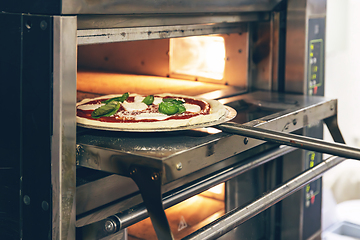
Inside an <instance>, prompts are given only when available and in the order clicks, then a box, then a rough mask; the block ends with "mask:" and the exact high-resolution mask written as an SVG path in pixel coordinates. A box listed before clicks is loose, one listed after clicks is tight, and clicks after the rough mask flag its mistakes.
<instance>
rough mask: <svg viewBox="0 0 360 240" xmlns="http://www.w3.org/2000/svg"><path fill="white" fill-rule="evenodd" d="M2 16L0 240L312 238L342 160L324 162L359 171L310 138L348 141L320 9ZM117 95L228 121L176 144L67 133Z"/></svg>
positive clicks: (124, 5) (31, 8)
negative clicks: (81, 113) (217, 108)
mask: <svg viewBox="0 0 360 240" xmlns="http://www.w3.org/2000/svg"><path fill="white" fill-rule="evenodd" d="M0 11H1V12H0V27H1V31H2V34H1V36H0V53H1V54H0V76H1V82H0V84H1V88H0V98H1V100H2V102H3V105H4V106H3V111H2V112H3V117H2V118H1V121H0V123H1V126H3V129H2V135H1V137H0V139H1V140H0V141H1V142H0V143H1V144H0V148H1V152H2V153H3V154H2V156H1V161H0V191H1V195H0V236H1V239H69V240H70V239H157V238H158V239H215V238H220V239H256V240H257V239H320V236H321V178H320V177H321V174H322V173H323V172H325V171H326V170H327V169H329V168H331V167H333V166H335V165H336V164H338V163H340V162H341V161H342V160H343V158H340V157H331V158H329V159H327V160H326V161H323V159H322V154H321V153H322V152H325V153H330V154H333V155H338V156H341V157H351V158H359V153H358V150H357V149H354V148H350V147H347V146H344V145H341V144H331V143H326V142H323V141H321V140H316V139H321V138H322V128H323V123H326V125H327V126H328V127H329V129H330V130H331V133H332V134H333V137H334V140H335V141H336V142H339V143H344V140H343V138H342V136H341V133H340V131H339V129H338V127H337V122H336V117H337V100H336V99H326V98H324V97H323V95H324V83H325V80H324V67H325V62H324V59H325V58H324V49H325V48H324V47H325V23H326V1H325V0H301V1H295V0H288V1H286V0H283V1H280V0H256V1H247V0H238V1H233V0H226V1H218V0H212V1H201V0H198V1H188V0H185V1H170V2H169V1H149V0H142V1H136V2H134V1H122V0H114V1H110V0H106V1H98V0H91V1H90V0H84V1H80V0H63V1H58V0H52V1H43V0H33V1H22V0H17V1H11V2H10V1H7V2H5V1H3V2H1V3H0ZM123 92H136V93H142V94H152V93H162V92H171V93H181V94H186V95H191V96H202V97H205V98H210V99H217V100H219V101H220V102H221V103H223V104H226V105H228V106H230V107H232V108H234V109H235V110H236V112H237V116H236V117H235V118H234V119H233V120H232V122H231V123H224V124H221V125H218V126H213V127H207V128H200V129H194V130H186V131H174V132H150V133H149V132H130V133H129V132H109V131H101V130H94V129H86V128H81V127H77V126H76V119H75V118H76V111H75V109H76V108H75V105H76V103H77V102H78V101H80V100H82V99H84V98H89V97H94V96H101V95H104V94H110V93H123ZM289 133H291V134H289ZM309 137H311V138H309ZM286 145H290V146H286ZM299 148H300V149H299ZM301 149H305V150H301ZM164 209H166V210H165V211H164ZM149 216H150V218H148V217H149Z"/></svg>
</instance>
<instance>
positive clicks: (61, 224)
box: [0, 0, 326, 239]
mask: <svg viewBox="0 0 360 240" xmlns="http://www.w3.org/2000/svg"><path fill="white" fill-rule="evenodd" d="M229 2H232V1H229ZM65 3H66V1H63V3H62V4H65ZM277 4H278V1H269V4H268V5H266V6H265V5H262V7H259V8H256V9H257V10H258V11H253V9H254V6H246V7H244V6H242V7H238V8H235V9H234V8H232V9H234V10H233V12H232V13H231V14H229V15H222V14H221V13H219V14H210V15H207V14H208V13H210V12H212V11H214V8H209V10H207V12H204V14H205V15H206V16H203V15H201V16H197V15H194V16H190V17H188V16H183V17H180V18H179V16H170V17H169V16H159V17H153V16H150V17H149V18H139V17H138V16H124V15H122V16H112V17H110V16H106V15H94V16H91V15H76V14H82V13H92V14H93V13H102V12H101V11H99V12H96V11H95V12H89V10H81V11H79V12H74V11H75V10H74V9H75V8H74V9H72V10H67V9H66V8H65V7H64V6H65V5H62V7H59V4H55V6H56V8H57V9H52V10H49V11H47V10H34V9H32V8H28V9H26V10H28V11H26V10H24V9H22V7H20V6H21V4H19V6H17V7H14V6H5V7H4V6H1V5H0V6H1V8H0V9H5V12H2V13H0V26H1V29H3V31H4V33H5V35H6V36H7V37H6V38H1V39H0V43H1V45H2V46H3V47H2V48H1V50H2V52H4V54H3V55H2V57H1V59H0V60H1V63H2V66H6V67H2V68H1V75H2V76H4V78H8V79H14V80H13V81H11V83H8V84H5V83H4V82H2V83H1V84H2V85H4V86H5V87H4V88H3V89H11V91H6V90H5V91H3V95H2V98H3V100H6V99H12V100H13V104H14V105H15V106H17V110H14V111H13V116H16V117H14V119H15V121H10V120H8V119H3V120H1V125H2V126H5V125H6V126H9V128H8V129H5V133H6V135H8V136H14V137H12V138H10V140H9V143H11V144H10V145H9V144H7V143H6V142H5V141H4V140H3V141H2V145H3V146H4V149H2V150H3V152H6V150H10V152H15V153H16V152H18V154H14V155H13V156H10V155H9V156H8V155H7V157H8V158H9V160H8V162H6V163H4V164H5V165H4V168H3V169H1V170H0V171H3V173H4V174H2V176H3V178H4V179H8V180H2V182H3V183H5V184H3V185H2V187H4V186H5V187H8V186H12V187H14V188H15V189H19V190H20V195H19V194H15V193H9V196H10V197H9V198H10V199H16V201H15V200H14V201H13V202H12V203H7V205H6V206H9V209H13V210H14V211H13V214H14V215H15V216H16V217H14V216H13V217H14V219H20V223H19V236H22V237H24V238H27V237H29V236H31V237H32V238H36V239H46V238H48V237H49V236H51V238H52V239H75V232H76V231H75V230H76V229H75V226H76V224H75V222H76V213H75V212H76V211H75V208H76V204H75V194H76V177H75V173H76V149H75V146H76V121H75V104H76V65H77V64H76V54H77V53H76V46H77V45H78V44H89V43H99V42H108V41H129V40H141V39H155V38H170V37H179V36H183V35H186V36H190V35H203V34H210V33H211V34H214V33H228V32H236V31H239V28H240V29H242V26H241V24H240V25H239V24H238V23H239V22H243V21H244V22H254V24H259V25H261V24H262V23H264V24H272V25H271V26H270V28H269V29H270V31H271V32H270V34H272V36H273V37H274V36H280V38H279V41H277V42H276V41H272V42H271V46H272V48H273V49H274V51H273V52H272V53H273V55H271V58H270V59H269V61H267V62H265V63H261V64H265V65H271V67H270V69H271V71H269V72H268V73H266V76H264V75H254V73H252V72H249V78H251V79H253V80H254V81H252V82H251V83H249V89H264V90H275V91H280V92H281V91H285V92H295V93H300V94H304V95H307V90H308V86H307V79H306V78H307V76H306V73H307V72H308V71H307V64H306V63H307V61H308V56H307V55H308V50H307V49H308V45H307V44H308V43H307V42H306V39H307V36H306V34H307V33H306V32H307V29H308V24H309V19H311V18H315V19H316V18H325V12H324V10H325V7H324V5H325V4H326V1H316V0H309V1H298V2H296V1H290V0H289V1H288V2H287V9H286V12H287V15H286V16H285V17H286V19H285V22H286V29H288V30H289V31H288V33H287V35H283V34H281V31H282V28H281V26H280V23H282V22H283V21H284V19H281V18H283V17H284V16H283V15H282V14H281V13H280V12H275V13H269V12H267V11H269V10H272V9H273V8H274V6H275V5H277ZM23 6H25V7H26V4H25V5H23ZM227 7H228V8H229V7H231V5H229V6H227ZM59 9H61V10H59ZM174 9H175V8H174ZM246 9H247V10H246ZM299 9H301V10H304V11H299ZM127 10H129V11H130V10H131V8H130V9H127ZM22 11H25V12H31V13H35V14H27V13H26V14H25V13H17V12H22ZM82 11H84V12H82ZM165 11H167V13H171V10H166V9H165ZM216 11H221V9H218V10H216ZM263 11H265V12H263ZM6 12H11V13H6ZM184 12H186V13H189V12H188V11H185V10H184ZM184 12H183V13H184ZM237 12H244V13H241V14H238V13H237ZM116 13H121V12H116ZM57 14H60V15H57ZM62 14H70V15H71V16H65V15H62ZM272 14H273V15H272ZM109 18H111V19H109ZM96 19H98V20H99V19H100V21H95V22H97V23H101V22H103V23H104V24H105V25H94V24H91V22H92V21H93V20H96ZM119 19H126V20H128V19H132V20H133V24H134V25H136V26H138V27H134V26H130V27H129V28H128V27H126V25H121V24H120V25H117V26H115V27H116V28H114V29H112V28H111V27H113V26H114V23H116V22H121V21H118V20H119ZM148 19H151V21H150V22H152V23H153V25H152V26H148V25H147V23H146V21H147V20H148ZM164 19H165V20H164ZM184 19H185V20H188V24H187V25H177V24H178V23H179V22H181V21H183V20H184ZM270 19H276V21H270V22H267V21H269V20H270ZM224 20H226V22H227V23H222V22H223V21H224ZM164 21H165V22H167V25H165V26H161V24H160V23H163V22H164ZM263 21H264V22H263ZM208 22H212V23H213V25H211V27H209V26H208V25H206V24H205V25H204V23H208ZM89 23H90V26H89ZM106 24H109V25H106ZM91 26H92V27H91ZM103 26H105V27H103ZM299 28H301V29H302V30H303V33H304V34H303V35H301V39H300V41H301V40H302V41H303V45H301V47H302V49H300V51H301V52H303V53H304V55H302V56H301V58H300V59H298V61H300V62H301V63H302V65H304V69H303V71H301V72H302V75H300V76H297V79H291V76H293V75H292V72H291V71H290V70H291V69H290V70H289V68H286V69H283V68H282V67H281V66H279V65H278V64H280V65H281V61H283V62H284V61H288V60H291V59H293V57H294V56H297V54H296V53H294V52H293V51H292V50H294V49H296V48H294V46H293V45H291V44H293V43H294V42H293V41H291V36H292V34H291V31H290V30H291V29H299ZM179 29H180V30H183V31H184V32H185V33H184V34H182V33H181V34H179ZM124 32H125V33H126V34H125V36H127V37H124V34H123V33H124ZM148 32H154V33H155V34H150V35H149V34H147V33H148ZM180 32H181V31H180ZM190 32H193V33H190ZM164 33H166V34H164ZM104 34H105V35H104ZM129 36H132V38H131V37H130V38H129ZM281 36H282V38H281ZM284 37H286V43H287V44H286V52H283V53H282V54H283V56H281V54H280V56H279V55H277V54H275V53H276V52H278V50H279V45H281V44H282V43H283V42H282V41H284V39H283V38H284ZM272 39H274V38H272ZM281 39H282V40H281ZM34 43H37V44H34ZM4 46H6V47H4ZM281 59H282V60H281ZM250 60H251V57H250ZM7 62H10V64H8V63H7ZM290 62H291V61H290ZM261 67H262V66H260V65H259V66H255V68H261ZM282 71H284V72H282ZM14 75H15V76H14ZM33 79H37V81H36V83H35V82H34V81H33ZM285 79H289V80H287V82H286V84H285V83H284V81H285ZM33 85H34V86H33ZM10 92H11V94H10ZM14 93H15V94H14ZM34 95H39V96H43V98H42V99H41V101H40V100H38V102H36V104H38V105H36V107H34V109H35V110H34V109H33V108H28V109H27V108H26V107H24V106H28V104H27V101H28V100H27V99H28V97H30V96H34ZM36 108H39V109H36ZM43 109H46V111H45V112H46V118H44V117H41V118H40V117H39V115H36V113H39V112H44V111H42V110H43ZM44 119H45V120H44ZM30 129H32V130H31V131H30ZM10 130H11V131H10ZM14 131H15V132H14ZM307 131H308V130H307ZM34 136H37V137H36V140H37V141H39V142H42V143H43V145H42V147H43V149H42V151H39V149H38V148H36V147H34V146H35V145H34V143H33V139H34ZM5 146H8V147H6V148H5ZM44 146H46V147H45V148H44ZM49 159H51V160H50V161H49ZM319 161H321V160H319ZM300 162H301V164H303V160H300ZM301 168H304V167H303V166H301ZM10 180H12V182H11V181H10ZM44 189H45V190H44ZM300 205H301V206H302V205H303V203H302V202H301V203H300ZM35 214H36V215H38V216H39V219H38V220H37V221H33V219H32V216H33V215H35ZM301 224H302V223H301ZM300 235H301V234H300Z"/></svg>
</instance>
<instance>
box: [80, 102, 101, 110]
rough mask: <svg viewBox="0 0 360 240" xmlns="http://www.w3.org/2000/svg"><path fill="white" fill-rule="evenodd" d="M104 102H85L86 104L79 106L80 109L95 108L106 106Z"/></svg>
mask: <svg viewBox="0 0 360 240" xmlns="http://www.w3.org/2000/svg"><path fill="white" fill-rule="evenodd" d="M104 105H105V104H104V103H100V104H84V105H79V106H77V108H78V109H80V110H95V109H97V108H99V107H101V106H104Z"/></svg>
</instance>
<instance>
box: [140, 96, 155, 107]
mask: <svg viewBox="0 0 360 240" xmlns="http://www.w3.org/2000/svg"><path fill="white" fill-rule="evenodd" d="M142 102H143V103H145V104H146V105H150V104H152V103H153V102H154V95H149V96H147V97H146V98H144V99H143V100H142Z"/></svg>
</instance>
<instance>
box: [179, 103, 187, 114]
mask: <svg viewBox="0 0 360 240" xmlns="http://www.w3.org/2000/svg"><path fill="white" fill-rule="evenodd" d="M178 108H179V111H178V112H177V113H178V114H180V113H183V112H186V108H185V107H184V105H182V104H181V105H178Z"/></svg>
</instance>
